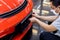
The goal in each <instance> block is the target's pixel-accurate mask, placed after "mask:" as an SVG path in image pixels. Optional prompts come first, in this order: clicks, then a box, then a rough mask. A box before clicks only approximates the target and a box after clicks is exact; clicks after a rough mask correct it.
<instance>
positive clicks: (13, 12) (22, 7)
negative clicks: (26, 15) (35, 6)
mask: <svg viewBox="0 0 60 40" xmlns="http://www.w3.org/2000/svg"><path fill="white" fill-rule="evenodd" d="M27 4H28V2H27V0H25V1H24V3H23V4H22V5H21V6H19V7H18V8H16V9H14V10H12V11H10V12H7V13H4V14H1V15H0V18H6V17H10V16H13V15H15V14H18V13H19V12H21V11H22V10H23V9H24V8H25V7H26V6H27Z"/></svg>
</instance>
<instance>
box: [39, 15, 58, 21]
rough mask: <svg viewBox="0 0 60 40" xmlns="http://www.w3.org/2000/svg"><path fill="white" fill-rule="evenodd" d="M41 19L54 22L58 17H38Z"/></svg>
mask: <svg viewBox="0 0 60 40" xmlns="http://www.w3.org/2000/svg"><path fill="white" fill-rule="evenodd" d="M38 18H39V19H42V20H46V21H51V22H52V21H54V20H55V19H56V18H57V16H39V17H38Z"/></svg>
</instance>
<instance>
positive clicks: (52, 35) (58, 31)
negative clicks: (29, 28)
mask: <svg viewBox="0 0 60 40" xmlns="http://www.w3.org/2000/svg"><path fill="white" fill-rule="evenodd" d="M50 3H51V4H50V5H51V8H52V9H53V10H54V11H55V12H56V13H58V14H59V15H58V16H39V15H38V14H36V13H35V14H32V16H33V17H32V18H30V19H29V20H30V21H31V22H32V23H37V24H39V25H40V27H42V28H43V29H44V30H46V32H43V33H41V35H40V40H60V0H50ZM39 19H42V20H47V21H51V22H52V23H51V24H50V25H48V24H46V23H44V22H42V21H41V20H39Z"/></svg>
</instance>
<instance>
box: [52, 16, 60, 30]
mask: <svg viewBox="0 0 60 40" xmlns="http://www.w3.org/2000/svg"><path fill="white" fill-rule="evenodd" d="M52 25H53V26H54V27H56V28H57V29H58V30H59V31H60V16H59V17H58V18H57V19H56V20H55V21H54V22H53V23H52Z"/></svg>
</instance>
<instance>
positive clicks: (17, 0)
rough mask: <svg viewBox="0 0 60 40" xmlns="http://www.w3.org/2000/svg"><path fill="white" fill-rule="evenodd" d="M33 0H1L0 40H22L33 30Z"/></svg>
mask: <svg viewBox="0 0 60 40" xmlns="http://www.w3.org/2000/svg"><path fill="white" fill-rule="evenodd" d="M32 8H33V3H32V0H0V40H22V39H23V38H24V37H25V36H26V34H29V31H30V32H31V29H32V23H31V22H30V21H29V18H30V17H31V14H32Z"/></svg>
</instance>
